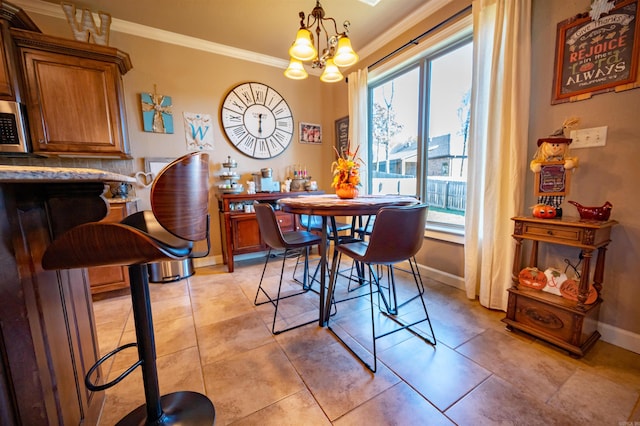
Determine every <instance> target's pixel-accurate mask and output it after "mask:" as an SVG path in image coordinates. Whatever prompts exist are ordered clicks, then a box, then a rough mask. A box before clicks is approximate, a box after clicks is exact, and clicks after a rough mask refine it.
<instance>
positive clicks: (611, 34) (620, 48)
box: [551, 0, 640, 104]
mask: <svg viewBox="0 0 640 426" xmlns="http://www.w3.org/2000/svg"><path fill="white" fill-rule="evenodd" d="M594 4H597V5H598V7H599V8H600V12H597V13H593V10H592V13H589V14H586V13H585V14H581V15H578V16H576V17H573V18H570V19H567V20H566V21H563V22H561V23H559V24H558V32H557V36H556V63H555V73H554V74H555V78H554V88H553V97H552V101H551V103H552V104H557V103H561V102H569V101H578V100H582V99H588V98H590V97H591V95H592V94H595V93H603V92H608V91H611V90H617V91H619V90H625V89H633V88H636V87H639V85H638V46H639V45H640V42H639V36H640V23H639V22H638V0H624V1H618V2H615V6H614V2H613V1H609V2H607V1H606V0H596V1H595V2H594ZM605 6H608V7H605ZM593 8H594V6H593V5H592V9H593ZM594 10H595V9H594ZM606 10H608V12H607V13H602V11H606Z"/></svg>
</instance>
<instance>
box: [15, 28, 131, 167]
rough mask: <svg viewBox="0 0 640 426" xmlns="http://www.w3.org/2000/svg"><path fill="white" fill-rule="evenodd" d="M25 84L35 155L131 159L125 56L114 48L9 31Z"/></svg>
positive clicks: (26, 32) (128, 60)
mask: <svg viewBox="0 0 640 426" xmlns="http://www.w3.org/2000/svg"><path fill="white" fill-rule="evenodd" d="M10 33H11V37H12V39H13V41H14V43H15V44H16V45H17V46H18V54H19V58H20V60H19V63H20V64H21V67H22V73H23V76H24V80H25V90H26V93H25V98H26V104H27V112H28V113H27V116H28V119H29V120H28V121H29V128H30V131H31V142H32V147H33V150H34V152H36V153H39V154H43V155H49V156H77V157H100V158H131V156H130V152H129V143H128V138H127V126H126V113H125V105H124V90H123V82H122V75H124V74H125V73H126V72H127V71H129V70H130V69H131V68H132V66H131V61H130V59H129V56H128V55H127V54H126V53H124V52H121V51H119V50H117V49H115V48H112V47H108V46H99V45H95V44H90V43H84V42H79V41H75V40H68V39H64V38H58V37H53V36H49V35H45V34H40V33H36V32H31V31H24V30H19V29H11V31H10Z"/></svg>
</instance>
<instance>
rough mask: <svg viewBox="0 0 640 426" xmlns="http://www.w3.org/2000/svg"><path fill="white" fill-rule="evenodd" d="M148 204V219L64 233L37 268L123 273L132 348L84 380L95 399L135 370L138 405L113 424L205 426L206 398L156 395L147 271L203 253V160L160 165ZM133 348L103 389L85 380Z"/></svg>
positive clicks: (210, 414)
mask: <svg viewBox="0 0 640 426" xmlns="http://www.w3.org/2000/svg"><path fill="white" fill-rule="evenodd" d="M150 199H151V211H150V212H140V213H139V214H134V215H133V216H129V217H127V218H125V219H124V220H123V221H122V222H120V223H105V222H93V223H86V224H83V225H80V226H77V227H75V228H72V229H71V230H69V231H67V232H66V233H64V234H63V235H62V236H60V237H59V238H58V239H56V240H55V241H53V242H52V243H51V244H50V245H49V247H48V248H47V249H46V251H45V253H44V256H43V258H42V266H43V268H44V269H47V270H50V269H74V268H86V267H91V266H105V265H126V266H128V269H129V277H130V282H131V284H130V287H131V302H132V307H133V308H132V310H133V318H134V326H135V332H136V342H135V343H128V344H125V345H122V346H120V347H118V348H116V349H114V350H113V351H111V352H109V353H108V354H106V355H105V356H103V357H102V358H100V359H99V360H98V361H97V362H96V364H94V365H93V366H92V367H91V368H90V369H89V371H88V373H87V375H86V377H85V386H86V387H87V389H88V390H90V391H93V392H95V391H101V390H105V389H108V388H111V387H113V386H115V385H117V384H118V383H119V382H120V381H122V380H123V379H124V378H125V377H126V376H128V375H129V374H130V373H131V372H133V371H134V370H135V369H136V368H137V367H140V368H141V369H142V381H143V387H144V395H145V403H144V404H143V405H141V406H139V407H138V408H136V409H135V410H133V411H132V412H130V413H129V414H127V415H126V416H125V417H124V418H123V419H122V420H121V421H120V422H119V423H118V424H126V425H129V424H131V425H133V424H135V425H139V424H146V425H174V424H175V425H178V424H180V425H196V424H197V425H204V424H209V425H212V424H213V423H214V421H215V409H214V406H213V404H212V403H211V401H210V400H209V398H207V397H206V396H205V395H202V394H200V393H197V392H191V391H181V392H174V393H170V394H167V395H163V396H161V395H160V388H159V383H158V370H157V365H156V347H155V342H154V341H155V337H154V331H153V319H152V313H151V299H150V294H149V272H148V268H147V266H148V264H150V263H154V262H159V261H167V260H183V259H186V258H188V257H191V256H192V255H193V254H194V251H193V247H194V245H195V244H194V243H196V242H199V241H205V240H206V241H207V247H210V242H209V156H208V154H206V153H191V154H187V155H185V156H182V157H180V158H178V159H177V160H175V161H173V162H172V163H170V164H169V165H167V166H166V167H165V168H164V169H162V170H161V171H160V172H159V173H158V176H157V177H156V179H155V180H154V181H153V184H152V186H151V192H150ZM206 254H208V253H204V254H203V255H206ZM80 284H81V283H79V285H80ZM132 347H136V348H137V350H138V360H137V361H136V362H135V363H134V364H132V365H131V366H130V367H129V368H127V369H126V370H125V371H124V372H123V373H122V374H121V375H119V376H118V377H117V378H115V379H113V380H112V381H111V382H109V383H104V384H100V383H94V382H92V381H91V378H92V377H93V375H94V373H95V372H96V371H97V370H98V368H99V367H100V366H101V365H102V364H103V363H104V362H105V361H107V360H108V359H110V358H111V357H113V356H115V355H116V354H118V353H119V352H120V351H122V350H125V349H127V348H132Z"/></svg>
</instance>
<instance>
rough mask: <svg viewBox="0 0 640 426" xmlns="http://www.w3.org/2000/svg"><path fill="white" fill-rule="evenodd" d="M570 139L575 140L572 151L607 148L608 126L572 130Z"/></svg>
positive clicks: (572, 143)
mask: <svg viewBox="0 0 640 426" xmlns="http://www.w3.org/2000/svg"><path fill="white" fill-rule="evenodd" d="M569 137H570V138H571V139H573V141H572V142H571V149H574V148H592V147H594V146H605V145H606V144H607V126H602V127H591V128H589V129H579V130H572V131H571V134H570V135H569Z"/></svg>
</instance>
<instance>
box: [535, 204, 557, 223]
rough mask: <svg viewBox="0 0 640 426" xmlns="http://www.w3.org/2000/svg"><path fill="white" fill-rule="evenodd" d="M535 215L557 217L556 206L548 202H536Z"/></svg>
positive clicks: (543, 217)
mask: <svg viewBox="0 0 640 426" xmlns="http://www.w3.org/2000/svg"><path fill="white" fill-rule="evenodd" d="M533 216H534V217H539V218H541V219H551V218H552V217H556V208H555V207H553V206H549V205H547V204H536V205H535V206H533Z"/></svg>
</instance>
